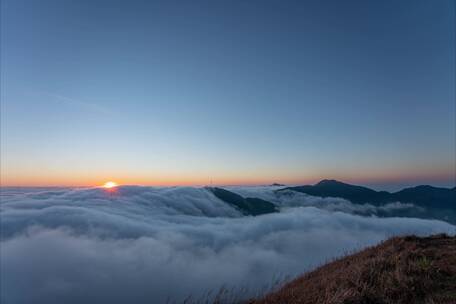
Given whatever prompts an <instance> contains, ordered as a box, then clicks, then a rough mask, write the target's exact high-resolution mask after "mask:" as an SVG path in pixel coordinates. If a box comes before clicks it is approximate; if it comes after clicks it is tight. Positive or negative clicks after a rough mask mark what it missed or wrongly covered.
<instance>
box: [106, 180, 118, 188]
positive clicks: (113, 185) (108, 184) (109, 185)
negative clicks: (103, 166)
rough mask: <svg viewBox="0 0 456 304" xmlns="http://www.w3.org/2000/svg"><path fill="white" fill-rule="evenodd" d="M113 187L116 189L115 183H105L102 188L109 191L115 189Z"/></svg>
mask: <svg viewBox="0 0 456 304" xmlns="http://www.w3.org/2000/svg"><path fill="white" fill-rule="evenodd" d="M115 187H117V183H115V182H106V183H104V185H103V188H106V189H111V188H115Z"/></svg>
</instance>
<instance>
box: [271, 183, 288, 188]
mask: <svg viewBox="0 0 456 304" xmlns="http://www.w3.org/2000/svg"><path fill="white" fill-rule="evenodd" d="M270 186H271V187H285V185H284V184H279V183H272V184H271V185H270Z"/></svg>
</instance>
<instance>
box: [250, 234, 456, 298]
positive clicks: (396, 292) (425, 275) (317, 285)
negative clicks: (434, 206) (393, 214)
mask: <svg viewBox="0 0 456 304" xmlns="http://www.w3.org/2000/svg"><path fill="white" fill-rule="evenodd" d="M455 252H456V237H448V236H446V235H436V236H432V237H426V238H419V237H415V236H408V237H396V238H392V239H390V240H388V241H385V242H383V243H382V244H380V245H378V246H375V247H371V248H367V249H365V250H363V251H361V252H359V253H356V254H353V255H350V256H346V257H343V258H341V259H338V260H336V261H334V262H332V263H329V264H326V265H323V266H321V267H320V268H318V269H316V270H314V271H312V272H309V273H307V274H304V275H303V276H301V277H299V278H297V279H296V280H293V281H291V282H290V283H288V284H286V285H284V286H283V287H282V288H280V289H279V290H277V291H275V292H272V293H270V294H268V295H266V296H264V297H263V298H261V299H257V300H252V301H250V302H249V303H250V304H276V303H296V304H314V303H322V304H335V303H351V304H366V303H372V304H374V303H384V304H389V303H391V304H393V303H403V304H408V303H441V304H443V303H445V304H451V303H456V255H455V254H454V253H455Z"/></svg>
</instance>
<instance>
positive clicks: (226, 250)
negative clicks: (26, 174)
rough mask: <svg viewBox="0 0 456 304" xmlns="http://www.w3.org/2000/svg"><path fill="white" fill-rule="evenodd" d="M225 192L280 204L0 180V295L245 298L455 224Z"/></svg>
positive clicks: (186, 191)
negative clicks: (391, 241) (11, 184)
mask: <svg viewBox="0 0 456 304" xmlns="http://www.w3.org/2000/svg"><path fill="white" fill-rule="evenodd" d="M227 189H228V190H230V191H233V192H236V193H239V194H240V195H242V196H245V197H259V198H263V199H266V200H269V201H271V202H273V203H275V204H277V206H279V207H280V212H279V213H274V214H266V215H261V216H256V217H253V216H243V215H242V214H241V213H240V212H239V211H237V210H236V209H234V208H232V207H231V206H229V205H228V204H226V203H224V202H223V201H221V200H219V199H218V198H216V197H215V196H214V195H213V194H212V193H211V192H210V191H208V190H207V189H205V188H187V187H173V188H156V187H139V186H123V187H118V188H116V189H114V190H112V191H108V190H106V189H102V188H93V189H14V188H3V189H2V191H1V204H0V208H1V209H0V212H1V213H0V216H1V217H0V219H1V243H0V275H1V277H0V278H1V280H0V284H1V285H0V288H1V289H0V302H1V303H166V302H167V301H168V302H174V301H175V302H181V301H183V300H184V299H185V298H187V297H189V296H192V299H193V300H194V301H198V300H201V299H205V298H207V297H208V294H209V297H211V296H213V295H214V293H216V292H217V291H218V290H219V289H220V288H221V287H222V286H225V287H226V288H228V289H232V290H233V292H232V294H238V295H239V297H249V296H252V295H255V294H257V293H261V292H264V291H266V290H267V289H268V286H270V285H271V284H272V283H273V282H275V281H276V280H280V279H283V278H285V277H293V276H296V275H298V274H300V273H302V272H303V271H306V270H309V269H312V268H314V267H316V266H318V265H320V264H322V263H325V262H326V261H328V260H331V259H332V258H334V257H337V256H340V255H343V254H345V253H349V252H352V251H353V250H357V249H360V248H363V247H365V246H368V245H373V244H376V243H378V242H379V241H381V240H383V239H385V238H388V237H391V236H394V235H404V234H412V233H413V234H418V235H429V234H435V233H448V234H455V233H456V226H453V225H451V224H448V223H446V222H442V221H436V220H422V219H416V218H395V217H387V218H379V217H376V216H361V215H359V213H360V212H361V211H360V210H358V209H359V208H371V209H370V211H369V212H370V213H371V214H375V212H376V209H375V208H378V207H374V206H370V205H361V206H357V205H354V204H351V203H350V202H348V201H345V200H341V199H322V198H315V197H311V196H307V195H304V194H296V193H287V191H284V192H283V193H280V192H279V193H277V192H274V190H276V189H277V187H230V188H227ZM372 208H374V209H372ZM380 208H387V209H388V208H393V209H394V208H396V209H397V208H399V209H400V208H413V206H409V205H403V204H400V203H396V204H391V205H388V206H384V207H380Z"/></svg>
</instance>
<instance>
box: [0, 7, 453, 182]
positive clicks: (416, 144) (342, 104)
mask: <svg viewBox="0 0 456 304" xmlns="http://www.w3.org/2000/svg"><path fill="white" fill-rule="evenodd" d="M454 6H455V2H454V1H449V0H448V1H445V0H440V1H427V0H426V1H420V0H411V1H397V0H394V1H335V0H334V1H99V0H95V1H88V0H87V1H57V0H55V1H49V0H42V1H31V0H29V1H23V0H2V2H1V144H2V145H1V160H2V183H3V184H5V185H6V184H8V185H18V184H23V185H64V184H65V185H90V184H94V183H98V182H102V181H104V180H111V179H113V180H116V181H119V182H122V183H142V184H205V183H208V182H209V180H210V179H211V178H212V179H213V180H214V182H215V183H221V184H223V183H225V184H227V183H237V184H242V183H266V182H274V181H277V182H284V183H298V184H299V183H307V182H314V181H317V180H318V179H320V178H338V179H342V180H346V181H353V182H358V183H362V184H376V185H379V187H394V185H399V184H400V185H403V184H404V185H405V184H414V183H430V184H438V185H454V183H455V180H454V179H455V165H456V164H455V154H456V151H455V137H456V134H455V132H456V131H455V128H456V127H455V126H456V123H455V119H456V118H455V115H456V114H455V113H456V111H455V59H454V54H455V7H454Z"/></svg>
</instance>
